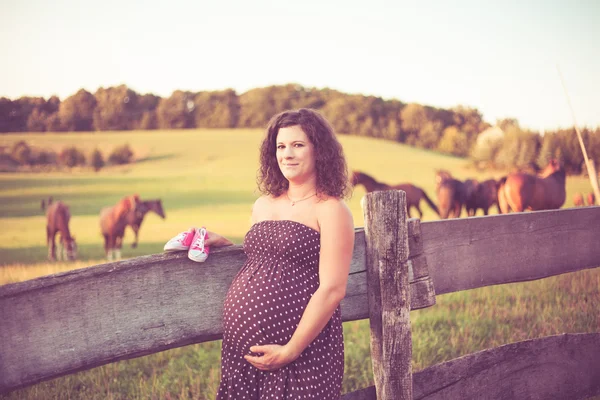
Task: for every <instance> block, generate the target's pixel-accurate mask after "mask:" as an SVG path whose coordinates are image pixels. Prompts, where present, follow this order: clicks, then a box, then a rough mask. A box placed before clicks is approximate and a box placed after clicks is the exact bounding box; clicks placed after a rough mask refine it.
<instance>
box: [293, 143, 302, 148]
mask: <svg viewBox="0 0 600 400" xmlns="http://www.w3.org/2000/svg"><path fill="white" fill-rule="evenodd" d="M295 146H296V147H303V146H304V145H303V144H302V143H296V144H295Z"/></svg>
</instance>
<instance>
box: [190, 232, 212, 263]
mask: <svg viewBox="0 0 600 400" xmlns="http://www.w3.org/2000/svg"><path fill="white" fill-rule="evenodd" d="M206 239H208V234H207V233H206V228H205V227H202V228H200V229H197V230H196V235H195V236H194V239H193V240H192V244H191V245H190V251H189V252H188V258H189V259H190V260H192V261H196V262H204V261H206V259H207V258H208V252H209V248H208V246H205V245H204V241H205V240H206Z"/></svg>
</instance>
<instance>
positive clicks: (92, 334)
mask: <svg viewBox="0 0 600 400" xmlns="http://www.w3.org/2000/svg"><path fill="white" fill-rule="evenodd" d="M408 233H409V238H408V243H409V268H410V270H409V281H410V307H411V309H413V310H414V309H419V308H423V307H428V306H431V305H433V304H435V292H437V294H441V293H449V292H453V291H459V290H465V289H472V288H476V287H482V286H488V285H493V284H502V283H508V282H519V281H527V280H532V279H539V278H543V277H547V276H552V275H557V274H561V273H565V272H571V271H577V270H581V269H586V268H593V267H596V266H598V265H600V246H596V238H598V237H599V234H600V207H587V208H581V209H568V210H560V211H547V212H536V213H524V214H511V215H502V216H491V217H476V218H469V219H460V220H445V221H434V222H425V223H419V221H418V220H409V221H408ZM244 261H245V255H244V254H243V251H242V249H241V246H232V247H231V248H226V249H216V250H215V251H214V252H211V256H210V257H209V259H208V260H207V261H206V262H205V263H204V264H198V263H194V262H192V261H190V260H188V259H187V255H186V254H185V253H184V252H180V253H175V254H173V253H171V254H158V255H151V256H144V257H137V258H134V259H130V260H126V261H122V262H118V263H110V264H102V265H98V266H94V267H90V268H84V269H80V270H75V271H70V272H65V273H60V274H55V275H51V276H47V277H42V278H38V279H34V280H31V281H26V282H20V283H15V284H9V285H4V286H0V321H1V324H0V392H6V391H10V390H13V389H16V388H20V387H24V386H28V385H31V384H34V383H37V382H40V381H43V380H47V379H51V378H55V377H58V376H61V375H66V374H70V373H73V372H77V371H81V370H85V369H89V368H93V367H96V366H99V365H103V364H107V363H110V362H114V361H118V360H122V359H128V358H133V357H139V356H142V355H146V354H151V353H156V352H158V351H163V350H167V349H170V348H175V347H180V346H184V345H188V344H192V343H199V342H205V341H210V340H216V339H219V338H220V337H221V314H222V306H223V300H224V298H225V294H226V291H227V288H228V286H229V283H230V282H231V281H232V279H233V277H234V275H235V274H236V273H237V271H238V270H239V268H240V267H241V265H242V264H243V262H244ZM434 286H435V292H434V289H433V288H434ZM342 316H343V319H344V321H350V320H356V319H364V318H368V316H369V311H368V297H367V282H366V268H365V239H364V231H363V230H362V229H357V230H356V240H355V249H354V256H353V260H352V265H351V271H350V278H349V282H348V289H347V295H346V298H345V299H344V301H343V302H342Z"/></svg>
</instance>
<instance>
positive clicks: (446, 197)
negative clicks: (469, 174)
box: [435, 170, 467, 219]
mask: <svg viewBox="0 0 600 400" xmlns="http://www.w3.org/2000/svg"><path fill="white" fill-rule="evenodd" d="M435 181H436V184H437V187H436V192H437V196H438V204H439V209H440V218H442V219H448V218H458V217H460V213H461V211H462V207H463V204H465V202H466V200H467V188H466V187H465V184H464V183H463V182H461V181H459V180H457V179H454V178H452V175H451V174H450V172H448V171H445V170H438V171H436V174H435Z"/></svg>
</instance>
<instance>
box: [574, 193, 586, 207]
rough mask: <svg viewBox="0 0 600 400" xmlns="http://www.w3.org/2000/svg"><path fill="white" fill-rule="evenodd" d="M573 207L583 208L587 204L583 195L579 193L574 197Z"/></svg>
mask: <svg viewBox="0 0 600 400" xmlns="http://www.w3.org/2000/svg"><path fill="white" fill-rule="evenodd" d="M573 205H574V206H575V207H583V206H585V203H584V202H583V195H582V194H581V193H579V192H577V193H575V194H574V195H573Z"/></svg>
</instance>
